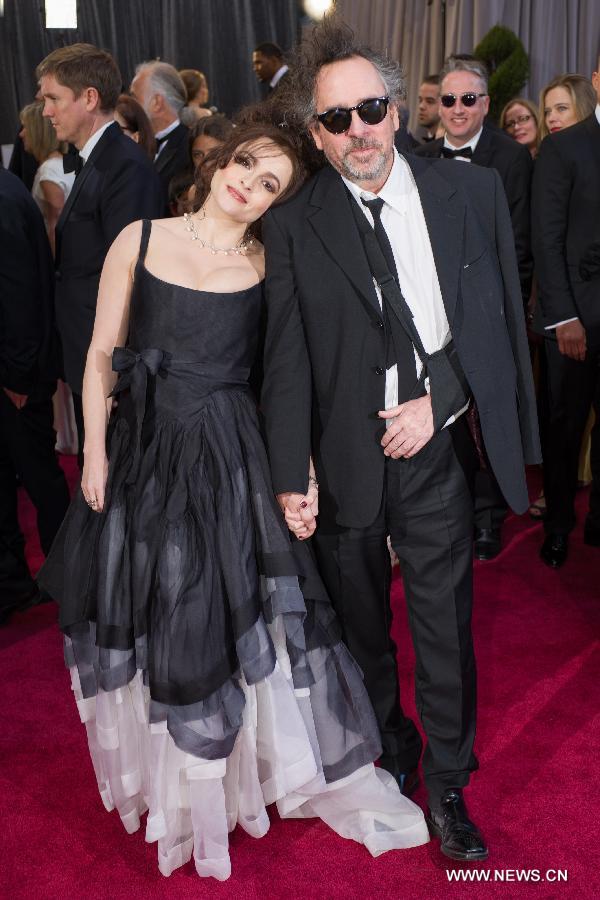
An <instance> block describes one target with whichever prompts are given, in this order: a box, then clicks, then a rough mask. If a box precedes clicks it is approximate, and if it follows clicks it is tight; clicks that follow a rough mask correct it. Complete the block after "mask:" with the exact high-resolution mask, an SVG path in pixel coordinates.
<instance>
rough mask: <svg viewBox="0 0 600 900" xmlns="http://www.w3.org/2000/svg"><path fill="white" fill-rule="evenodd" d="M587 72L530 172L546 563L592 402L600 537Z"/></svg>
mask: <svg viewBox="0 0 600 900" xmlns="http://www.w3.org/2000/svg"><path fill="white" fill-rule="evenodd" d="M598 69H599V70H600V60H599V61H598ZM593 82H594V87H595V88H596V91H597V93H598V106H597V107H596V111H595V112H594V113H593V114H592V115H591V116H589V117H588V118H587V119H584V120H583V121H582V122H579V124H577V125H573V126H572V127H571V128H566V129H565V130H564V131H560V132H558V133H557V134H551V135H549V136H548V137H547V138H546V139H545V140H544V141H543V142H542V146H541V148H540V153H539V155H538V158H537V160H536V164H535V171H534V178H533V195H532V222H533V250H534V255H535V264H536V274H537V277H538V281H539V305H540V309H541V313H542V317H543V323H544V327H545V334H546V339H545V353H546V361H547V379H548V382H547V384H548V425H547V433H546V440H545V442H544V443H545V446H544V494H545V496H546V516H545V519H544V529H545V532H546V537H545V540H544V543H543V545H542V548H541V551H540V555H541V557H542V559H543V560H544V562H545V563H546V564H547V565H548V566H550V567H552V568H558V567H559V566H561V565H562V564H563V563H564V561H565V560H566V558H567V553H568V549H569V533H570V532H571V530H572V529H573V527H574V525H575V491H576V488H577V468H578V460H579V450H580V447H581V439H582V436H583V431H584V428H585V424H586V421H587V418H588V415H589V411H590V407H591V406H592V405H593V406H594V409H595V413H596V423H595V426H594V429H593V431H592V444H591V466H592V488H591V493H590V508H589V512H588V515H587V519H586V522H585V528H584V541H585V543H586V544H589V545H591V546H593V547H600V71H598V72H594V74H593Z"/></svg>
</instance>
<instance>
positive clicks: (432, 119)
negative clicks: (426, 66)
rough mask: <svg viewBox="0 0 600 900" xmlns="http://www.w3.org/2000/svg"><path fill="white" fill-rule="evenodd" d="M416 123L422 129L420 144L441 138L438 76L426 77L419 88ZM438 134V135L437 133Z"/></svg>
mask: <svg viewBox="0 0 600 900" xmlns="http://www.w3.org/2000/svg"><path fill="white" fill-rule="evenodd" d="M418 102H419V105H418V121H419V128H421V129H422V133H421V135H420V137H421V143H423V144H428V143H429V142H430V141H435V139H436V138H438V137H442V135H443V127H442V125H441V121H440V76H439V75H437V74H436V75H427V76H426V77H425V78H424V79H423V81H422V82H421V85H420V87H419V97H418ZM438 132H439V133H438Z"/></svg>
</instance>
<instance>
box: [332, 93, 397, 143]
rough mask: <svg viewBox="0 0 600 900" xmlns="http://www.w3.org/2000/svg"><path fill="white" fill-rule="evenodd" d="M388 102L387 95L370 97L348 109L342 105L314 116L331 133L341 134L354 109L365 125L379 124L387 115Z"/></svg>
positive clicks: (346, 128)
mask: <svg viewBox="0 0 600 900" xmlns="http://www.w3.org/2000/svg"><path fill="white" fill-rule="evenodd" d="M389 102H390V98H389V97H371V98H369V100H363V101H362V103H357V104H356V106H350V107H349V108H348V109H346V108H344V107H343V106H336V107H334V109H328V110H326V111H325V112H324V113H320V114H319V115H317V116H316V118H317V119H318V120H319V122H320V123H321V125H322V126H323V128H326V129H327V131H330V132H331V134H343V133H344V131H348V129H349V128H350V125H351V123H352V113H353V112H354V110H356V112H357V113H358V115H359V116H360V118H361V120H362V121H363V122H364V123H365V125H379V123H380V122H383V120H384V119H385V117H386V115H387V111H388V104H389Z"/></svg>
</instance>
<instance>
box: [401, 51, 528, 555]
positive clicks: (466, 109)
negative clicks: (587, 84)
mask: <svg viewBox="0 0 600 900" xmlns="http://www.w3.org/2000/svg"><path fill="white" fill-rule="evenodd" d="M487 90H488V84H487V71H486V69H485V66H484V65H483V63H481V62H479V61H478V60H476V59H472V58H468V57H450V58H449V60H448V61H447V62H446V64H445V66H444V68H443V69H442V71H441V72H440V92H441V97H440V106H439V111H440V117H441V122H442V125H443V126H444V128H445V130H446V134H445V136H444V137H443V138H439V139H438V140H436V141H431V142H430V143H428V144H425V145H424V146H423V147H420V148H419V149H418V150H416V151H415V152H416V153H418V154H422V155H423V156H427V157H436V158H438V157H446V158H450V159H456V160H457V161H460V162H461V163H463V162H472V163H474V164H475V165H478V166H487V167H489V168H494V169H496V171H497V172H498V174H499V175H500V178H501V179H502V184H503V186H504V190H505V192H506V198H507V200H508V208H509V210H510V217H511V221H512V226H513V232H514V241H515V250H516V253H517V262H518V266H519V277H520V281H521V293H522V297H523V307H524V308H525V307H526V305H527V302H528V301H529V295H530V293H531V278H532V257H531V241H530V210H529V203H530V182H531V166H532V162H531V156H530V154H529V152H528V151H527V148H525V147H523V146H521V144H518V143H517V142H516V141H514V140H513V139H512V138H509V137H507V136H506V135H505V134H503V133H502V132H500V131H498V130H497V129H496V128H493V127H491V126H490V125H488V124H486V123H485V117H486V115H487V112H488V109H489V104H490V98H489V96H488V93H487ZM506 512H507V505H506V501H505V498H504V497H503V495H502V491H501V490H500V488H499V486H498V482H497V480H496V478H495V477H494V474H493V471H492V470H491V469H490V467H489V466H487V464H486V465H485V466H484V465H482V466H481V467H480V468H479V470H478V472H477V476H476V484H475V555H476V556H477V558H478V559H483V560H489V559H493V558H494V557H495V556H497V555H498V553H499V552H500V550H501V528H502V523H503V521H504V518H505V516H506Z"/></svg>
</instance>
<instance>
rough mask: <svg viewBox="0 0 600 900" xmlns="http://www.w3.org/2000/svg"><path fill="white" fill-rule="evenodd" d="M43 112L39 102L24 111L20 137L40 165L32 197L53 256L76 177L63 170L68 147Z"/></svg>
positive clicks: (29, 105) (30, 104)
mask: <svg viewBox="0 0 600 900" xmlns="http://www.w3.org/2000/svg"><path fill="white" fill-rule="evenodd" d="M42 109H43V103H38V102H37V101H36V102H35V103H29V104H28V105H27V106H25V107H24V108H23V109H22V110H21V126H22V127H21V131H20V132H19V137H20V138H21V139H22V141H23V146H24V148H25V150H26V151H27V152H28V153H31V154H32V155H33V156H34V157H35V159H36V162H37V163H38V169H37V171H36V173H35V177H34V179H33V185H32V188H31V194H32V196H33V199H34V200H35V202H36V203H37V205H38V206H39V208H40V210H41V213H42V216H43V217H44V223H45V225H46V231H47V233H48V240H49V241H50V247H51V248H52V255H54V246H55V229H56V223H57V222H58V219H59V217H60V214H61V212H62V209H63V206H64V205H65V201H66V199H67V197H68V196H69V193H70V191H71V188H72V187H73V182H74V181H75V174H74V172H65V171H64V168H63V157H64V154H65V153H66V152H67V149H68V144H66V143H64V142H61V141H59V140H58V138H57V137H56V132H55V130H54V128H53V127H52V125H51V123H50V121H49V120H48V119H45V118H44V116H43V114H42Z"/></svg>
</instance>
